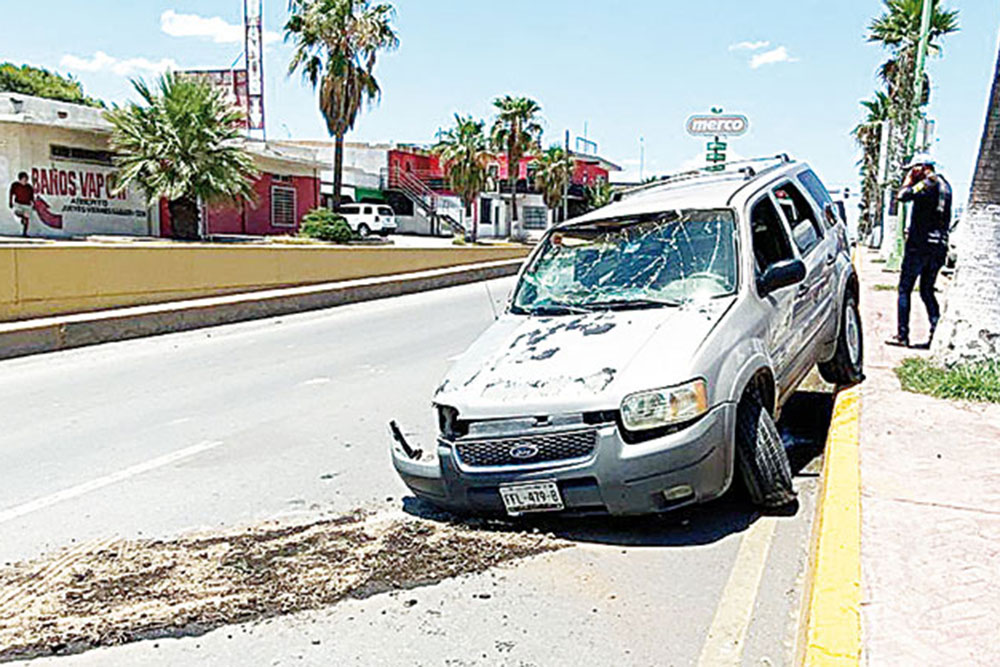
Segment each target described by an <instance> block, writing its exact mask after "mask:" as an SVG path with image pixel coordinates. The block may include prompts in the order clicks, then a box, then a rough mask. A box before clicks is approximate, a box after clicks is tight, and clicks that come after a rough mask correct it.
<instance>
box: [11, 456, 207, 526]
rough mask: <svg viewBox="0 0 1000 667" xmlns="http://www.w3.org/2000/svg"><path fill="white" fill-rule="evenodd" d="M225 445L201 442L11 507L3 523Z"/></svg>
mask: <svg viewBox="0 0 1000 667" xmlns="http://www.w3.org/2000/svg"><path fill="white" fill-rule="evenodd" d="M221 444H222V441H221V440H213V441H207V442H202V443H199V444H197V445H192V446H190V447H185V448H184V449H179V450H177V451H176V452H171V453H170V454H164V455H163V456H158V457H156V458H155V459H151V460H149V461H146V462H145V463H139V464H136V465H134V466H130V467H128V468H125V469H124V470H119V471H118V472H113V473H111V474H110V475H105V476H104V477H98V478H97V479H92V480H90V481H89V482H84V483H83V484H78V485H76V486H72V487H70V488H68V489H63V490H62V491H58V492H56V493H53V494H52V495H48V496H44V497H42V498H38V499H37V500H32V501H31V502H29V503H24V504H23V505H17V506H16V507H11V508H10V509H6V510H3V511H0V523H7V522H8V521H13V520H14V519H17V518H19V517H22V516H24V515H26V514H31V513H32V512H37V511H38V510H41V509H45V508H46V507H51V506H52V505H55V504H56V503H61V502H63V501H64V500H70V499H72V498H77V497H79V496H82V495H84V494H85V493H90V492H91V491H97V490H98V489H103V488H104V487H106V486H111V485H112V484H117V483H118V482H123V481H125V480H126V479H129V478H130V477H135V476H136V475H141V474H143V473H145V472H149V471H151V470H156V469H157V468H162V467H163V466H168V465H170V464H171V463H177V462H178V461H183V460H184V459H187V458H191V457H192V456H195V455H197V454H201V453H202V452H206V451H208V450H210V449H215V448H216V447H218V446H219V445H221Z"/></svg>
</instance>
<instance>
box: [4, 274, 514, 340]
mask: <svg viewBox="0 0 1000 667" xmlns="http://www.w3.org/2000/svg"><path fill="white" fill-rule="evenodd" d="M523 262H524V260H523V259H515V260H500V261H496V262H484V263H482V264H474V265H471V266H470V265H465V266H459V267H451V268H447V269H434V270H430V271H419V272H415V273H401V274H397V275H394V276H383V277H379V278H365V279H360V280H345V281H341V282H334V283H322V284H319V285H307V286H305V287H291V288H285V289H274V290H263V291H257V292H244V293H240V294H231V295H227V296H220V297H209V298H203V299H189V300H186V301H174V302H170V303H163V304H156V305H151V306H134V307H128V308H116V309H112V310H103V311H98V312H93V313H80V314H76V315H63V316H59V317H46V318H39V319H33V320H25V321H20V322H6V323H0V359H11V358H14V357H24V356H28V355H32V354H42V353H45V352H55V351H58V350H68V349H72V348H76V347H84V346H87V345H99V344H101V343H108V342H112V341H118V340H129V339H132V338H143V337H146V336H157V335H160V334H166V333H175V332H179V331H190V330H192V329H201V328H205V327H214V326H219V325H222V324H233V323H236V322H246V321H249V320H257V319H263V318H267V317H275V316H279V315H289V314H293V313H301V312H305V311H310V310H321V309H324V308H332V307H334V306H342V305H346V304H350V303H358V302H361V301H372V300H375V299H383V298H386V297H392V296H401V295H404V294H413V293H415V292H424V291H428V290H434V289H441V288H444V287H454V286H456V285H464V284H467V283H473V282H480V281H484V280H493V279H495V278H504V277H507V276H512V275H514V274H516V273H517V272H518V271H519V270H520V268H521V264H522V263H523Z"/></svg>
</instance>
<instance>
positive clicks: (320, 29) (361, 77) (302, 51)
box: [285, 0, 399, 207]
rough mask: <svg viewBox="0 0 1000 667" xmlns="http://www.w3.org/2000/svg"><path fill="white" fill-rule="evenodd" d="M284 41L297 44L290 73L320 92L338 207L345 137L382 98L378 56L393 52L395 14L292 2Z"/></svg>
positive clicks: (379, 8)
mask: <svg viewBox="0 0 1000 667" xmlns="http://www.w3.org/2000/svg"><path fill="white" fill-rule="evenodd" d="M288 9H289V12H290V13H291V16H290V17H289V19H288V22H287V23H286V24H285V39H286V40H289V39H291V40H292V41H293V42H294V43H295V51H294V53H293V54H292V60H291V62H290V63H289V65H288V72H289V74H291V73H293V72H295V71H297V70H301V72H302V76H303V78H305V80H306V81H308V82H309V83H310V84H311V85H312V87H313V89H319V108H320V112H321V113H322V114H323V118H324V119H325V120H326V127H327V130H328V131H329V132H330V135H331V136H332V137H334V158H333V203H334V206H335V207H336V206H339V205H340V190H341V185H342V183H343V175H344V135H346V134H347V132H348V131H349V130H353V129H354V124H355V122H356V121H357V118H358V113H359V112H360V110H361V105H362V103H364V102H367V103H368V104H369V105H371V104H374V103H375V102H376V101H377V100H378V99H379V97H380V96H381V93H382V91H381V89H380V88H379V85H378V81H376V79H375V74H374V72H375V62H376V58H377V56H378V54H379V52H380V51H384V50H391V49H395V48H396V47H398V46H399V38H398V37H397V35H396V32H395V31H394V30H393V27H392V20H393V18H394V16H395V13H396V10H395V9H394V8H393V6H392V5H390V4H387V3H373V2H371V0H289V3H288Z"/></svg>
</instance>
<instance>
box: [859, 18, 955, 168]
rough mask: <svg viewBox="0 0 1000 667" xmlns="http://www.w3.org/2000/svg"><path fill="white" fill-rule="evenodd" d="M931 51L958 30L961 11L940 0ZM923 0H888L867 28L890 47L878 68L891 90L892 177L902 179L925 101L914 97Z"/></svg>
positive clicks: (870, 36)
mask: <svg viewBox="0 0 1000 667" xmlns="http://www.w3.org/2000/svg"><path fill="white" fill-rule="evenodd" d="M932 1H933V3H934V5H933V8H932V12H931V23H930V35H929V41H928V54H930V55H933V54H937V53H940V52H941V48H942V47H941V38H942V37H944V36H945V35H948V34H951V33H953V32H955V31H957V30H958V11H957V10H945V9H943V8H942V7H941V5H942V2H941V0H932ZM923 3H924V0H885V2H884V5H885V8H884V10H883V13H882V14H881V15H880V16H878V17H877V18H875V19H874V20H873V21H872V22H871V24H870V25H869V28H868V41H870V42H877V43H879V44H881V45H882V46H883V47H885V48H886V49H888V50H889V52H890V54H891V57H890V59H889V61H888V62H886V63H885V64H884V65H882V67H881V68H880V69H879V76H880V77H881V78H882V80H883V81H884V82H885V84H886V87H887V90H888V92H889V100H890V102H891V103H890V105H889V108H888V111H889V114H888V115H889V119H890V120H891V121H892V130H893V131H892V135H891V138H890V143H889V180H890V181H891V182H893V183H896V182H898V181H900V180H901V178H902V175H903V174H902V165H904V164H905V163H906V162H907V161H908V160H909V159H910V158H912V157H913V156H912V154H907V153H908V152H912V151H907V150H906V148H907V146H906V144H907V139H908V137H909V133H910V131H911V128H912V126H913V123H914V122H916V120H917V119H918V118H919V117H920V106H921V105H922V103H923V102H924V100H917V99H915V92H916V91H915V83H916V79H915V76H916V66H917V51H918V48H919V45H920V38H921V32H920V27H921V26H920V24H921V16H922V13H923Z"/></svg>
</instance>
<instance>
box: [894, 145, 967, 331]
mask: <svg viewBox="0 0 1000 667" xmlns="http://www.w3.org/2000/svg"><path fill="white" fill-rule="evenodd" d="M906 168H907V169H909V173H908V174H907V175H906V179H905V180H904V181H903V189H902V190H900V192H899V201H901V202H913V213H912V214H911V216H910V228H909V231H908V232H907V234H906V249H905V251H904V253H903V266H902V269H901V270H900V274H899V312H898V324H897V326H898V333H897V334H896V336H895V337H893V338H892V339H890V340H888V341H887V343H888V344H889V345H898V346H902V347H909V346H910V294H912V292H913V286H914V285H916V283H917V279H918V278H919V279H920V298H921V300H923V302H924V305H925V306H926V307H927V316H928V317H929V318H930V322H931V336H930V337H931V339H932V340H933V338H934V330H935V329H936V328H937V324H938V320H939V319H940V318H941V310H940V308H939V307H938V302H937V298H936V297H935V296H934V282H935V281H936V280H937V276H938V272H940V271H941V267H943V266H944V263H945V260H946V259H947V257H948V231H949V228H950V227H951V186H950V185H949V184H948V181H946V180H945V179H944V177H943V176H942V175H941V174H938V173H936V170H935V163H934V160H933V159H932V158H931V157H930V156H928V155H917V156H915V157H914V158H913V160H912V161H911V162H910V164H908V165H907V166H906Z"/></svg>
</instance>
